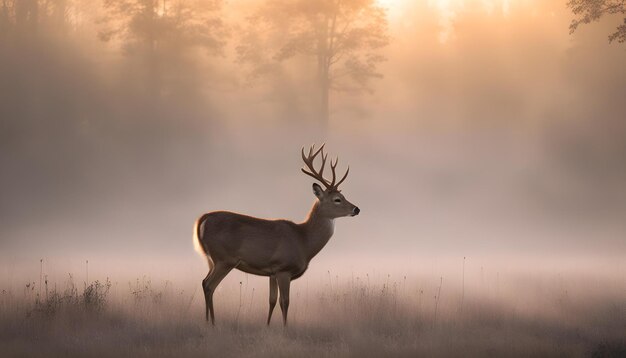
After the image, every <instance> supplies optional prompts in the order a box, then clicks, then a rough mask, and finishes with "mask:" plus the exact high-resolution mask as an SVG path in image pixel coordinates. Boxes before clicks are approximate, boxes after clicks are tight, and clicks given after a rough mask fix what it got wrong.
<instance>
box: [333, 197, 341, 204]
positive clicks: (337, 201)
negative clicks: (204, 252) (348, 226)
mask: <svg viewBox="0 0 626 358" xmlns="http://www.w3.org/2000/svg"><path fill="white" fill-rule="evenodd" d="M333 201H334V202H335V203H337V204H339V203H341V199H339V198H335V200H333Z"/></svg>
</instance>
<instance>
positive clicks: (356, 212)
mask: <svg viewBox="0 0 626 358" xmlns="http://www.w3.org/2000/svg"><path fill="white" fill-rule="evenodd" d="M360 212H361V209H359V208H358V207H356V206H355V207H354V209H352V216H355V215H359V213H360Z"/></svg>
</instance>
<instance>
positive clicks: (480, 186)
mask: <svg viewBox="0 0 626 358" xmlns="http://www.w3.org/2000/svg"><path fill="white" fill-rule="evenodd" d="M260 3H262V2H261V1H245V2H232V4H231V3H226V4H224V5H223V6H222V9H221V12H220V13H213V12H209V13H210V14H211V16H212V18H213V19H221V20H222V21H223V22H224V27H223V28H222V29H220V30H219V31H224V34H228V35H227V36H226V35H223V36H222V35H220V36H219V39H220V40H223V41H224V45H223V46H221V47H219V46H215V47H211V48H196V47H193V46H195V45H189V46H187V47H185V46H186V45H185V44H184V43H181V42H180V41H178V42H177V41H176V40H171V41H170V40H168V41H169V42H166V41H163V42H162V43H160V45H159V47H158V49H157V52H155V53H157V54H158V56H159V57H158V59H159V60H158V63H157V65H155V66H156V67H155V71H158V73H159V75H160V76H159V81H160V82H159V84H158V86H160V87H161V89H162V90H161V91H160V92H159V93H158V94H156V99H155V97H151V96H153V95H154V94H147V93H146V91H145V88H146V87H145V86H144V85H145V83H146V81H148V83H150V82H149V81H150V80H154V78H152V77H149V72H148V71H147V70H146V69H147V68H151V67H149V66H151V65H150V64H149V63H148V64H147V63H146V62H145V58H142V57H141V56H140V53H139V54H138V51H139V50H138V49H137V48H136V47H134V44H133V42H132V41H131V40H128V39H124V38H117V39H113V40H111V41H109V42H103V41H100V40H99V39H98V33H102V29H103V26H104V25H103V21H101V20H102V19H103V17H104V16H105V15H106V14H107V12H106V11H105V10H104V9H102V8H101V7H99V6H96V5H94V4H93V3H92V2H91V1H85V2H80V1H75V2H72V4H73V5H72V7H71V11H73V12H71V14H72V16H71V18H70V19H69V20H67V21H68V24H69V25H67V26H65V27H62V30H61V29H60V28H61V27H60V25H55V23H54V22H53V21H47V22H44V21H43V20H42V23H41V24H40V25H39V28H38V30H37V32H36V33H34V34H33V33H21V32H20V31H17V30H15V31H8V32H5V33H4V34H3V35H0V167H1V168H2V170H1V171H0V186H1V187H2V200H1V201H0V252H1V254H0V255H1V256H3V257H30V256H33V257H40V256H45V255H55V256H64V255H65V256H81V257H85V256H89V255H104V256H106V255H114V256H115V255H119V256H120V257H126V256H129V257H132V256H134V255H140V256H142V257H143V256H146V257H150V256H153V257H155V256H175V257H181V258H187V257H188V256H191V255H195V254H194V253H193V248H192V244H191V229H192V225H193V222H194V221H195V219H196V218H197V217H198V216H199V215H200V214H202V213H203V212H206V211H211V210H218V209H225V210H232V211H238V212H243V213H247V214H250V215H258V216H263V217H286V218H290V219H294V220H297V221H300V220H302V219H303V218H304V217H305V216H306V213H307V211H308V209H309V208H310V207H311V205H312V203H313V199H314V197H313V194H312V191H311V183H312V181H311V180H309V178H308V177H306V176H304V175H303V174H301V173H300V171H299V168H300V167H301V165H302V163H301V160H300V157H299V151H300V147H301V146H304V145H309V144H310V143H312V142H317V143H320V142H324V141H325V142H326V143H327V149H328V150H329V151H330V152H331V153H334V154H339V155H340V166H341V167H342V168H343V166H344V165H345V164H347V163H349V164H350V167H351V170H350V176H349V177H348V179H347V180H346V182H345V184H344V189H343V193H344V194H345V195H346V197H347V198H348V199H349V200H350V201H352V202H354V203H355V204H357V205H358V206H359V207H360V208H361V209H362V213H361V215H359V216H358V217H356V218H346V219H342V220H340V221H339V222H338V223H337V229H336V233H335V236H334V237H333V239H332V242H331V245H330V246H329V248H328V249H327V251H328V252H326V251H324V253H325V254H327V255H346V254H358V255H366V254H371V255H379V256H385V255H409V256H410V255H413V254H415V253H420V254H423V255H428V254H433V255H447V254H449V255H457V254H460V255H463V254H465V253H482V254H487V253H489V254H502V255H515V254H518V253H525V254H541V255H545V254H546V252H556V253H558V254H559V255H568V254H571V255H581V254H590V255H606V254H611V255H622V256H623V255H624V254H626V240H625V239H624V237H625V235H626V227H625V225H624V222H626V220H625V219H626V165H625V164H626V100H625V98H626V66H624V64H625V63H626V45H624V44H618V43H613V44H609V43H608V40H607V36H608V35H609V34H610V33H611V32H612V31H613V29H614V28H615V27H616V26H617V25H618V24H619V23H620V21H621V19H620V18H606V19H603V20H602V21H601V22H599V23H594V24H590V25H588V26H585V27H581V28H580V29H579V31H577V32H576V33H575V34H573V35H570V34H569V33H568V26H569V23H570V21H571V19H572V15H571V13H570V11H569V9H567V8H566V6H565V1H564V0H561V1H557V0H545V1H539V0H508V1H507V0H500V1H499V0H492V1H489V0H468V1H462V0H439V1H432V0H424V1H409V0H381V1H380V3H381V4H383V5H384V6H385V7H387V8H388V9H389V11H388V19H389V33H390V44H389V46H387V47H385V48H383V49H382V50H381V51H380V53H381V54H382V55H384V56H385V57H386V62H384V63H382V64H381V65H380V67H379V71H380V73H382V74H383V75H384V77H383V78H382V79H379V80H377V81H374V82H373V83H372V85H371V88H370V89H371V93H370V92H365V93H361V94H353V93H333V94H332V95H331V100H330V103H331V121H330V125H329V128H328V131H327V132H326V133H325V134H324V133H323V132H321V131H320V130H319V129H317V128H316V125H315V121H314V119H315V118H314V115H313V114H312V112H311V101H310V98H311V88H312V84H311V82H310V78H311V73H312V72H311V68H314V66H313V67H312V66H311V61H310V60H306V59H302V58H295V59H293V60H291V61H287V62H285V63H284V64H283V65H282V67H280V71H278V73H279V75H276V76H271V77H266V78H262V79H259V80H257V81H253V82H250V81H249V78H248V77H247V76H246V74H247V73H248V72H247V71H248V69H247V68H246V67H245V65H244V64H241V63H239V62H237V61H236V48H237V45H238V43H239V41H240V39H239V37H238V35H239V34H241V33H242V32H241V31H242V29H243V28H244V27H245V21H244V19H245V18H246V16H248V15H249V14H251V13H252V12H253V10H254V9H255V8H257V7H258V6H259V4H260ZM200 4H202V2H200ZM194 6H195V5H194ZM50 11H51V12H52V10H50ZM42 12H43V10H42ZM51 18H52V16H51ZM115 21H121V20H120V19H119V18H114V22H115ZM109 24H110V23H109ZM214 31H218V30H214ZM220 34H221V33H220ZM205 40H206V39H205ZM207 41H208V40H207ZM218 47H219V48H218ZM146 76H148V77H146Z"/></svg>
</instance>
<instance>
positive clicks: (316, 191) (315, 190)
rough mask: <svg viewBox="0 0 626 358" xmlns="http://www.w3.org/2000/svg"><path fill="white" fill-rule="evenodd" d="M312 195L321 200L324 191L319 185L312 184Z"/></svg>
mask: <svg viewBox="0 0 626 358" xmlns="http://www.w3.org/2000/svg"><path fill="white" fill-rule="evenodd" d="M313 194H315V196H317V198H318V199H321V198H322V197H323V196H324V189H322V187H321V186H320V185H319V184H317V183H313Z"/></svg>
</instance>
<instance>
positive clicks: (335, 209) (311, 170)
mask: <svg viewBox="0 0 626 358" xmlns="http://www.w3.org/2000/svg"><path fill="white" fill-rule="evenodd" d="M320 153H321V154H322V155H321V160H322V165H321V167H320V169H319V171H318V170H315V167H314V166H313V161H314V160H315V157H317V155H318V154H320ZM327 158H328V154H324V144H322V146H321V147H320V148H319V149H318V150H315V144H314V145H312V146H311V148H309V153H308V155H305V153H304V147H303V148H302V160H303V161H304V164H305V165H306V167H307V168H302V169H301V170H302V172H303V173H304V174H306V175H309V176H311V177H313V178H314V179H315V180H317V181H319V182H320V183H321V184H322V185H323V186H324V188H322V187H321V186H320V185H319V184H317V183H314V184H313V194H315V196H316V197H317V199H318V201H319V208H318V210H319V213H320V214H321V215H324V216H326V217H330V218H333V219H334V218H339V217H342V216H355V215H358V214H359V212H360V211H361V210H360V209H359V208H358V207H357V206H356V205H354V204H352V203H351V202H349V201H348V200H347V199H346V197H345V196H343V194H341V191H340V190H339V185H340V184H341V183H343V181H344V180H346V178H347V177H348V172H350V167H348V170H346V173H345V174H344V175H343V177H342V178H341V179H340V180H339V181H337V180H336V179H337V175H336V173H335V169H336V168H337V163H338V162H339V157H337V158H336V159H335V161H334V162H333V160H332V158H331V160H330V170H331V172H332V175H333V179H332V180H331V181H328V180H327V179H325V178H324V176H323V174H324V167H325V166H326V159H327Z"/></svg>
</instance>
